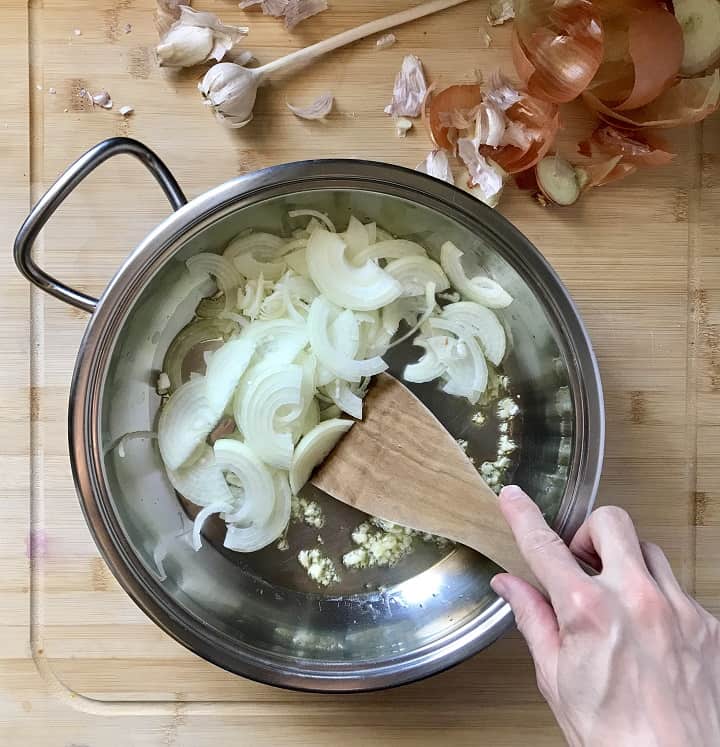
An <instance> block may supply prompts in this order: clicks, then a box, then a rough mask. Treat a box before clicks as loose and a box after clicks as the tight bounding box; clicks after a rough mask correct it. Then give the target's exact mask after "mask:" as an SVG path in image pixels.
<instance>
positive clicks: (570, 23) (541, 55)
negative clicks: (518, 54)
mask: <svg viewBox="0 0 720 747" xmlns="http://www.w3.org/2000/svg"><path fill="white" fill-rule="evenodd" d="M515 11H516V19H515V29H516V31H517V36H518V43H519V45H520V48H521V49H522V51H523V53H524V55H525V57H526V59H527V61H528V63H529V65H531V66H532V67H533V68H534V70H533V71H532V73H531V74H530V76H529V78H528V80H527V89H528V91H529V93H530V94H531V95H533V96H536V97H537V98H540V99H543V100H544V101H550V102H552V103H556V104H561V103H565V102H567V101H572V100H573V99H575V98H577V97H578V96H579V95H580V94H581V93H582V92H583V91H584V90H585V89H586V88H587V87H588V85H589V84H590V81H591V80H592V79H593V77H594V76H595V73H596V72H597V70H598V68H599V66H600V63H601V62H602V58H603V31H602V23H601V20H600V16H599V15H598V13H597V11H596V9H595V8H594V7H593V3H592V2H591V0H566V1H565V2H562V3H559V2H555V1H554V0H517V2H516V9H515ZM522 67H523V72H525V73H526V72H527V71H528V69H529V68H528V66H527V65H524V64H523V65H522Z"/></svg>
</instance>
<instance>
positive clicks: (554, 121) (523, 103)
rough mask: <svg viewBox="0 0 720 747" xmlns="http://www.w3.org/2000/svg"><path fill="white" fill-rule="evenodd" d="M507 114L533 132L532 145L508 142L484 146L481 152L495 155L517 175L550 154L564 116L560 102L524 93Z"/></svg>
mask: <svg viewBox="0 0 720 747" xmlns="http://www.w3.org/2000/svg"><path fill="white" fill-rule="evenodd" d="M505 114H506V116H507V118H508V119H509V120H510V121H511V122H515V123H517V124H518V125H521V126H524V127H525V128H527V130H528V131H529V132H530V133H531V134H532V136H533V138H532V140H531V142H530V144H529V147H527V148H518V147H516V146H514V145H505V146H502V147H500V148H493V147H491V146H489V145H483V146H482V147H481V148H480V152H481V153H482V155H484V156H485V157H486V158H492V159H493V161H495V163H497V164H498V165H499V166H500V167H501V168H502V169H504V170H505V171H506V172H507V173H508V174H517V173H519V172H520V171H525V170H526V169H530V168H532V167H533V166H534V165H535V164H536V163H537V162H538V161H539V160H540V159H541V158H543V157H544V156H545V155H546V154H547V153H548V151H549V150H550V148H551V147H552V146H553V144H554V142H555V137H556V136H557V133H558V130H559V129H560V116H559V112H558V107H557V105H556V104H551V103H548V102H547V101H542V100H540V99H537V98H535V97H533V96H529V95H525V96H523V98H522V99H520V101H518V102H517V103H516V104H513V105H512V106H511V107H510V108H509V109H508V110H507V111H506V112H505Z"/></svg>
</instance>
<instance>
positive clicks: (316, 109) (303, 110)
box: [286, 91, 335, 119]
mask: <svg viewBox="0 0 720 747" xmlns="http://www.w3.org/2000/svg"><path fill="white" fill-rule="evenodd" d="M334 101H335V97H334V96H333V95H332V93H330V92H329V91H328V92H327V93H323V94H322V95H321V96H319V97H318V98H317V99H315V101H313V102H312V103H311V104H308V105H307V106H293V105H292V104H290V103H289V102H288V103H287V104H286V105H287V108H288V109H290V111H291V112H292V113H293V114H294V115H295V116H296V117H300V119H325V117H327V115H328V114H330V112H331V111H332V108H333V103H334Z"/></svg>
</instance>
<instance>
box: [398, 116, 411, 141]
mask: <svg viewBox="0 0 720 747" xmlns="http://www.w3.org/2000/svg"><path fill="white" fill-rule="evenodd" d="M412 126H413V123H412V122H411V121H410V120H409V119H408V118H407V117H398V118H397V119H396V120H395V133H396V134H397V136H398V137H405V136H406V135H407V134H408V132H409V131H410V130H412Z"/></svg>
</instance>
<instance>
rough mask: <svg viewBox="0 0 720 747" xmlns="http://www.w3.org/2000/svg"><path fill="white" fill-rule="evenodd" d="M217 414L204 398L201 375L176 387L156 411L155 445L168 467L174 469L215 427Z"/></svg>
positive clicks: (187, 457)
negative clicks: (156, 437) (157, 416)
mask: <svg viewBox="0 0 720 747" xmlns="http://www.w3.org/2000/svg"><path fill="white" fill-rule="evenodd" d="M220 415H221V413H219V412H217V410H214V409H213V408H212V407H211V406H210V403H209V402H208V399H207V389H206V382H205V377H204V376H197V377H195V378H193V379H191V380H190V381H188V382H187V383H186V384H183V385H182V386H181V387H179V388H178V389H176V390H175V391H174V392H173V393H172V394H171V395H170V397H169V398H168V400H167V402H166V403H165V405H164V406H163V408H162V410H161V411H160V419H159V421H158V445H159V446H160V455H161V456H162V459H163V462H165V465H166V467H167V468H168V469H171V470H177V469H179V468H180V467H181V466H182V465H183V464H185V463H186V462H187V461H188V460H189V459H190V457H192V456H196V453H195V452H196V450H197V447H198V446H199V445H200V444H201V443H202V442H203V441H204V440H205V439H206V438H207V436H208V434H209V433H210V431H211V430H212V429H213V428H214V427H215V423H217V421H218V418H219V417H220Z"/></svg>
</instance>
